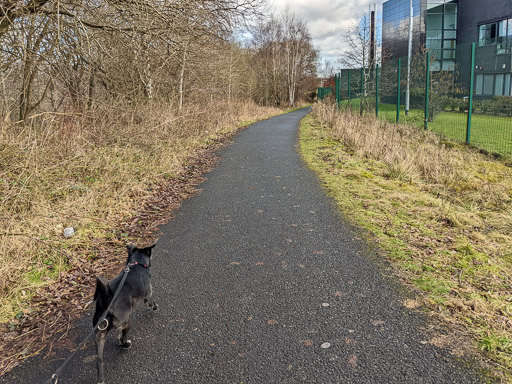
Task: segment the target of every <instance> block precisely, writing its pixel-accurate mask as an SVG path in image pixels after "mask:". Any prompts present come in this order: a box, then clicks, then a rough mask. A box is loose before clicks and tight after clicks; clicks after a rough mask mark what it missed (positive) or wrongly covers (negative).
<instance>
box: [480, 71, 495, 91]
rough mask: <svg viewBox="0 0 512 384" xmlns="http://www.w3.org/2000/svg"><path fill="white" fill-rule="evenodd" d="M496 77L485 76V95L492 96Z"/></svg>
mask: <svg viewBox="0 0 512 384" xmlns="http://www.w3.org/2000/svg"><path fill="white" fill-rule="evenodd" d="M493 86H494V75H484V93H483V94H484V95H492V91H493Z"/></svg>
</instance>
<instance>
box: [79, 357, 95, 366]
mask: <svg viewBox="0 0 512 384" xmlns="http://www.w3.org/2000/svg"><path fill="white" fill-rule="evenodd" d="M94 360H96V355H91V356H87V357H85V358H84V359H83V360H82V361H83V362H84V363H85V364H87V363H91V362H93V361H94Z"/></svg>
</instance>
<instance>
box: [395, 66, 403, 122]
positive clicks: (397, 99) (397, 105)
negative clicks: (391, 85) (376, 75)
mask: <svg viewBox="0 0 512 384" xmlns="http://www.w3.org/2000/svg"><path fill="white" fill-rule="evenodd" d="M401 71H402V59H398V79H397V81H398V83H397V87H396V88H397V92H396V122H397V123H398V121H399V120H400V92H401V91H400V72H401Z"/></svg>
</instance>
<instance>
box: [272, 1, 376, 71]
mask: <svg viewBox="0 0 512 384" xmlns="http://www.w3.org/2000/svg"><path fill="white" fill-rule="evenodd" d="M383 1H384V0H273V5H274V7H275V11H276V13H280V12H283V11H285V10H286V9H287V8H288V9H289V10H290V11H292V12H294V13H295V14H296V15H297V16H299V17H301V18H303V19H304V20H306V22H307V25H308V27H309V32H310V33H311V36H312V38H313V43H314V45H315V47H316V48H317V49H319V50H320V55H321V57H322V59H323V61H327V62H329V63H331V64H333V65H334V67H335V68H334V69H338V67H339V64H337V59H338V57H339V56H340V53H341V52H342V49H343V48H344V46H345V45H344V42H343V31H344V30H345V29H346V28H349V27H350V25H351V24H352V23H354V22H355V21H357V20H358V19H360V18H361V16H363V15H364V14H368V6H369V5H372V4H377V6H378V7H377V12H378V19H379V24H380V15H381V12H382V6H381V5H382V3H383Z"/></svg>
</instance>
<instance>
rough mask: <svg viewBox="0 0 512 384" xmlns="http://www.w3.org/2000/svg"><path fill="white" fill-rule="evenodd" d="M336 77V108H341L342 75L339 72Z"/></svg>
mask: <svg viewBox="0 0 512 384" xmlns="http://www.w3.org/2000/svg"><path fill="white" fill-rule="evenodd" d="M334 78H335V79H336V109H340V85H341V84H340V75H339V74H338V73H337V74H336V75H335V77H334Z"/></svg>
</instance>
